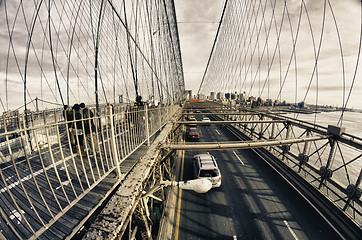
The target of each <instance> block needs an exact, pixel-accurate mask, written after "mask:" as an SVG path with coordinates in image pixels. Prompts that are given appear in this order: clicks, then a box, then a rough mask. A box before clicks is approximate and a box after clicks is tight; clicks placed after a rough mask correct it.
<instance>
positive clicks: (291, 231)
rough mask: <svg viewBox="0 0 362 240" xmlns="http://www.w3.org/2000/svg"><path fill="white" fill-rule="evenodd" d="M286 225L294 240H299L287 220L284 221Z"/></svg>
mask: <svg viewBox="0 0 362 240" xmlns="http://www.w3.org/2000/svg"><path fill="white" fill-rule="evenodd" d="M284 224H285V225H286V226H287V228H288V229H289V231H290V233H291V234H292V235H293V237H294V239H295V240H298V237H297V235H296V234H295V233H294V231H293V229H292V228H291V227H290V225H289V223H288V222H287V221H286V220H284Z"/></svg>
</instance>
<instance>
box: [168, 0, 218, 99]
mask: <svg viewBox="0 0 362 240" xmlns="http://www.w3.org/2000/svg"><path fill="white" fill-rule="evenodd" d="M224 2H225V0H197V1H195V0H175V7H176V15H177V21H178V31H179V34H180V44H181V55H182V60H183V68H184V76H185V84H186V89H191V90H192V93H193V94H196V92H197V90H198V88H199V86H200V82H201V79H202V75H203V74H204V70H205V67H206V63H207V60H208V58H209V55H210V52H211V47H212V44H213V42H214V38H215V35H216V31H217V27H218V23H219V21H220V17H221V13H222V9H223V6H224Z"/></svg>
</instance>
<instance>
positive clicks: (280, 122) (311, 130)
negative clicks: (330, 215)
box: [217, 108, 362, 226]
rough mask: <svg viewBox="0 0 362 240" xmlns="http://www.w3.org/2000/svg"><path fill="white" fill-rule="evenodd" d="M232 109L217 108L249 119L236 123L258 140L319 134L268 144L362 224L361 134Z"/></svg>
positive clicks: (234, 117) (223, 116)
mask: <svg viewBox="0 0 362 240" xmlns="http://www.w3.org/2000/svg"><path fill="white" fill-rule="evenodd" d="M231 111H234V110H233V109H230V108H225V109H224V110H218V111H217V112H219V113H222V114H221V115H219V117H220V118H221V119H224V120H234V121H245V123H235V124H233V126H234V127H235V128H236V129H238V130H239V131H241V132H242V133H243V134H245V135H246V136H247V137H248V138H249V139H251V140H253V141H256V142H258V141H271V140H279V141H287V140H288V139H303V138H305V139H308V138H313V137H317V138H318V141H303V142H297V141H296V142H295V143H292V144H284V145H280V146H268V147H265V148H266V149H267V150H269V151H270V152H271V153H273V155H274V156H276V157H277V158H278V159H279V160H280V162H281V163H284V164H285V165H286V166H288V167H289V168H290V169H291V170H293V171H294V172H296V173H298V175H300V176H302V177H303V178H304V179H305V180H306V181H307V182H308V183H309V184H310V185H311V186H313V187H314V188H316V189H318V190H319V191H320V192H321V193H323V194H324V195H325V196H326V197H327V198H328V199H329V200H330V201H331V202H332V203H333V204H334V205H335V206H337V207H338V208H339V209H340V210H341V211H342V212H344V213H345V214H346V215H347V216H349V217H350V218H351V219H352V220H353V221H354V222H355V223H356V225H357V226H361V224H362V202H361V199H360V198H361V187H360V185H361V180H362V169H361V166H362V144H361V143H362V141H361V139H360V138H359V137H356V136H352V135H350V134H346V133H344V128H343V127H338V126H328V127H323V126H319V125H315V124H311V123H308V122H303V121H300V120H297V119H292V118H288V117H285V116H281V115H276V114H271V113H265V112H257V111H252V112H250V114H248V112H246V111H245V110H244V109H239V110H237V111H235V113H236V114H233V112H231ZM240 112H243V113H244V114H239V113H240ZM225 113H226V114H225ZM227 113H229V114H227ZM269 120H274V121H270V122H268V121H269ZM258 122H259V123H258ZM265 122H267V123H265Z"/></svg>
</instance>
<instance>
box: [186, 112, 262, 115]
mask: <svg viewBox="0 0 362 240" xmlns="http://www.w3.org/2000/svg"><path fill="white" fill-rule="evenodd" d="M260 114H263V113H255V112H252V113H245V112H222V113H215V112H214V113H183V114H182V115H260Z"/></svg>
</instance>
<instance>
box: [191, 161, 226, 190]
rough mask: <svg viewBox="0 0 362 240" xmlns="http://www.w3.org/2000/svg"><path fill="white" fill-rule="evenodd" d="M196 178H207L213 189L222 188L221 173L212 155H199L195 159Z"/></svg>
mask: <svg viewBox="0 0 362 240" xmlns="http://www.w3.org/2000/svg"><path fill="white" fill-rule="evenodd" d="M193 163H194V172H195V176H196V178H206V179H209V180H210V181H211V183H212V187H213V188H215V187H220V186H221V173H220V170H219V167H218V166H217V163H216V158H215V157H214V156H212V155H211V154H197V155H195V156H194V157H193Z"/></svg>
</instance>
